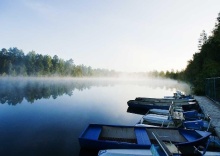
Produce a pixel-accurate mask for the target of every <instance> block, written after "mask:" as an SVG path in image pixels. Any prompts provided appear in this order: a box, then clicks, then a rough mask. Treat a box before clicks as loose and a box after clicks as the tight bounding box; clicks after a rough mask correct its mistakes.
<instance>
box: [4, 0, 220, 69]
mask: <svg viewBox="0 0 220 156" xmlns="http://www.w3.org/2000/svg"><path fill="white" fill-rule="evenodd" d="M0 10H1V13H0V23H1V24H0V48H1V49H2V48H6V49H8V48H10V47H17V48H19V49H22V50H23V51H24V53H25V54H27V53H28V52H29V51H31V50H34V51H35V52H36V53H40V54H43V55H46V54H48V55H50V56H54V55H58V57H59V58H62V59H64V60H68V59H70V58H72V59H73V60H74V63H75V64H77V65H78V64H84V65H86V66H91V67H92V68H107V69H114V70H117V71H128V72H133V71H138V72H139V71H142V72H145V71H152V70H158V71H161V70H164V71H166V70H171V69H174V70H182V69H184V68H185V67H186V65H187V61H188V60H190V59H191V58H192V56H193V54H194V53H195V52H196V51H197V49H198V48H197V45H198V39H199V35H200V33H201V32H202V30H205V31H206V32H207V33H208V34H209V33H210V32H211V31H212V29H213V28H214V25H215V22H216V18H217V16H218V13H219V12H220V0H178V1H177V0H0Z"/></svg>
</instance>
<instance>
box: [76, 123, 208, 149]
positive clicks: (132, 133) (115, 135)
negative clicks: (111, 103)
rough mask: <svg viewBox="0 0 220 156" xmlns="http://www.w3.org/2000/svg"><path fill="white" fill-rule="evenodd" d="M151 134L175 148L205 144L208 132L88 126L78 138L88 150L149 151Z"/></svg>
mask: <svg viewBox="0 0 220 156" xmlns="http://www.w3.org/2000/svg"><path fill="white" fill-rule="evenodd" d="M153 133H154V134H156V135H157V136H159V137H160V138H161V139H162V140H163V141H164V142H172V143H173V144H174V145H175V146H178V147H182V146H197V145H204V144H206V142H207V140H208V138H209V136H210V135H211V133H210V132H205V131H199V130H188V129H177V128H157V127H147V128H146V127H135V126H123V125H103V124H89V125H88V127H87V128H86V129H85V130H84V131H83V132H82V134H81V135H80V137H79V143H80V146H81V148H90V149H97V150H100V149H149V148H150V147H151V145H152V144H154V143H156V140H155V137H154V136H153Z"/></svg>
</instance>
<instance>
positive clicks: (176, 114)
mask: <svg viewBox="0 0 220 156" xmlns="http://www.w3.org/2000/svg"><path fill="white" fill-rule="evenodd" d="M201 116H202V115H200V116H199V115H198V112H197V111H196V110H192V111H185V112H183V110H182V109H181V108H179V107H175V106H173V105H170V108H169V110H163V109H150V110H149V111H148V113H146V114H145V115H144V116H143V117H142V118H141V119H140V121H139V122H138V123H137V124H136V125H135V126H143V127H151V126H152V127H155V126H156V127H166V128H167V127H176V128H180V127H184V128H188V129H196V130H207V131H208V129H209V127H210V123H211V122H210V121H211V119H210V117H208V118H207V119H205V118H203V119H201V118H200V117H201Z"/></svg>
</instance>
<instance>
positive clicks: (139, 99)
mask: <svg viewBox="0 0 220 156" xmlns="http://www.w3.org/2000/svg"><path fill="white" fill-rule="evenodd" d="M135 100H136V101H144V102H163V103H165V102H168V103H171V102H176V103H181V102H183V103H184V102H196V100H195V99H170V98H167V99H166V98H147V97H136V98H135Z"/></svg>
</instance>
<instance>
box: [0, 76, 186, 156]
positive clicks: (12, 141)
mask: <svg viewBox="0 0 220 156" xmlns="http://www.w3.org/2000/svg"><path fill="white" fill-rule="evenodd" d="M176 90H181V91H185V92H186V93H188V92H189V90H190V89H189V86H187V85H185V84H180V83H178V82H177V81H171V80H155V79H154V80H153V79H146V80H143V79H136V80H134V79H133V80H131V79H130V80H128V79H127V80H125V79H124V80H123V79H67V78H65V79H39V78H38V79H27V78H1V79H0V102H1V104H0V140H1V141H0V155H1V156H2V155H7V156H12V155H13V156H14V155H22V156H26V155H27V156H30V155H31V156H50V155H51V156H52V155H53V156H61V155H62V156H74V155H79V153H80V146H79V143H78V137H79V135H80V134H81V132H82V131H83V130H84V129H85V128H86V126H87V125H88V124H89V123H102V124H124V125H134V124H135V123H137V122H138V120H139V119H140V118H141V117H142V115H139V114H134V113H129V112H127V109H128V107H127V101H128V100H131V99H135V97H137V96H144V97H163V96H165V95H172V94H173V92H175V91H176ZM81 153H82V152H81Z"/></svg>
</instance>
